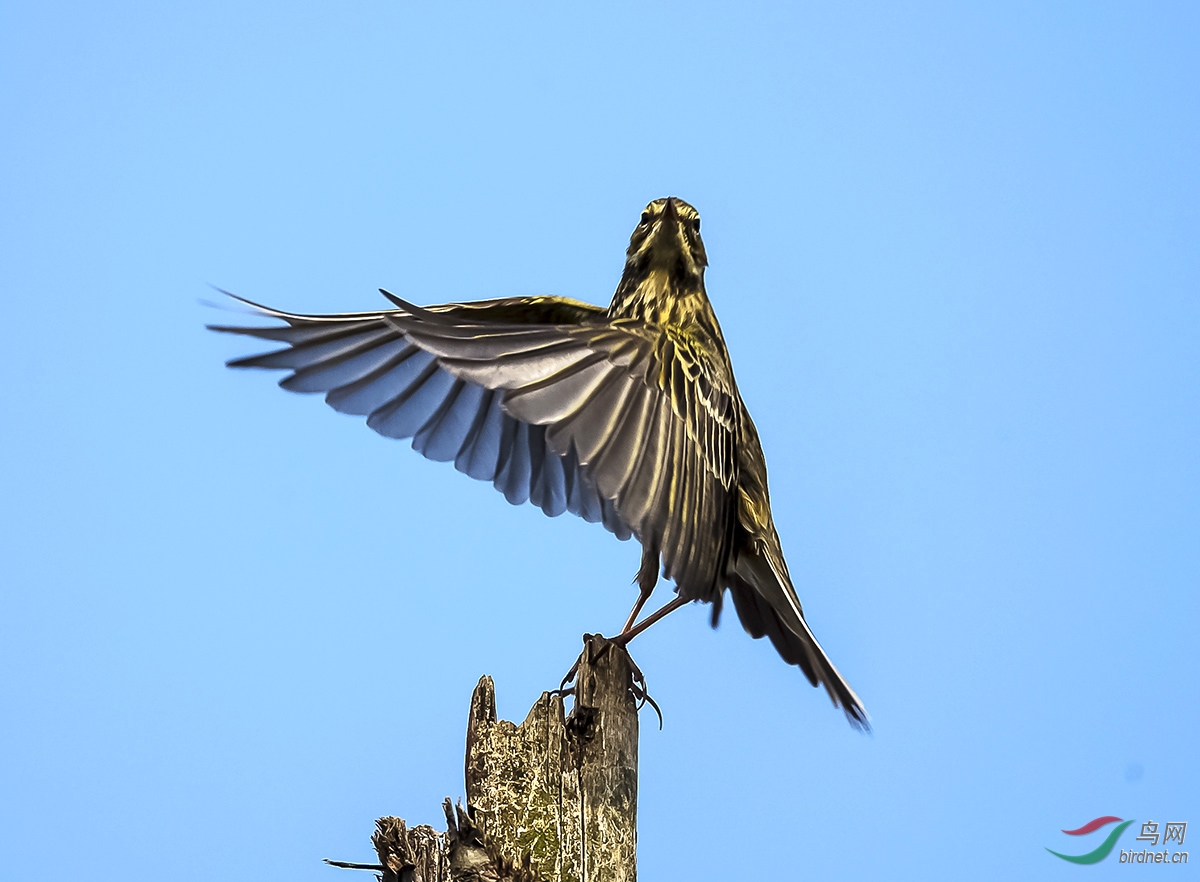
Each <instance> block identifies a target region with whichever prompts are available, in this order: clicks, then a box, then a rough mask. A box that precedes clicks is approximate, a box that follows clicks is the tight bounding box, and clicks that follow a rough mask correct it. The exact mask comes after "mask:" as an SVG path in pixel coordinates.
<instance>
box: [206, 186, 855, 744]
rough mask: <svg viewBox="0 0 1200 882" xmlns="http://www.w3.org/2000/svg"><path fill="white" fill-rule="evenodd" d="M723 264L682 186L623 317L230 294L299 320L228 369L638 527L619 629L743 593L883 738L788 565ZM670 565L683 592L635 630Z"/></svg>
mask: <svg viewBox="0 0 1200 882" xmlns="http://www.w3.org/2000/svg"><path fill="white" fill-rule="evenodd" d="M707 266H708V257H707V253H706V251H705V248H704V242H703V240H702V239H701V237H700V215H699V213H698V212H697V211H696V209H695V208H693V207H692V206H691V205H689V204H688V203H687V202H685V201H683V200H682V199H679V198H677V197H666V198H662V199H655V200H654V201H652V202H650V203H649V204H648V205H647V206H646V208H645V210H644V211H643V212H642V215H641V218H640V220H639V222H638V224H637V226H636V227H635V228H634V231H633V234H632V235H631V237H630V240H629V247H628V249H627V250H626V255H625V266H624V270H623V272H622V275H621V280H620V282H619V283H618V285H617V289H616V292H615V293H614V295H613V297H612V301H611V303H610V304H609V306H608V307H607V308H603V307H599V306H595V305H592V304H589V303H585V302H582V301H578V300H573V299H570V298H566V297H558V296H549V295H539V296H526V297H508V298H500V299H491V300H479V301H469V302H462V303H447V304H440V305H434V306H417V305H415V304H412V303H409V302H407V301H405V300H403V299H401V298H400V297H398V296H396V295H394V294H392V293H390V292H388V291H386V290H384V289H380V293H381V294H383V296H384V297H386V298H387V299H388V300H389V301H390V304H391V305H390V308H387V309H382V310H379V311H375V312H351V313H339V314H327V315H304V314H297V313H290V312H285V311H282V310H278V309H273V308H270V307H267V306H264V305H262V304H259V303H255V302H253V301H250V300H246V299H244V298H241V297H236V296H235V295H232V294H230V295H229V296H230V297H233V298H234V299H235V300H237V301H240V302H241V303H242V304H243V305H244V308H247V309H249V310H250V311H251V312H252V313H253V314H255V315H257V316H260V317H263V318H270V319H277V320H280V321H282V323H283V324H282V325H279V324H276V325H273V326H270V327H248V326H240V325H209V326H208V327H209V328H210V329H211V330H214V331H218V332H222V333H228V334H240V335H245V336H249V337H255V338H259V339H263V340H269V341H273V342H275V343H281V344H284V346H283V348H280V349H274V350H272V351H269V352H266V353H263V354H258V355H251V356H247V357H243V358H236V359H233V360H231V361H228V362H227V364H228V366H229V367H232V368H264V369H270V370H286V371H289V372H290V373H289V374H288V375H287V376H286V377H284V378H283V379H282V380H280V381H279V385H280V386H282V387H283V388H284V389H287V390H289V391H291V392H299V393H318V394H323V395H324V396H325V401H326V402H327V403H328V404H329V405H330V406H331V407H332V408H333V409H334V410H336V411H339V412H341V413H346V414H354V415H358V416H365V417H366V418H367V425H368V426H369V427H370V428H372V429H374V430H375V431H376V432H378V433H379V434H381V435H384V436H387V437H389V438H401V439H403V438H412V446H413V448H414V449H415V450H417V451H418V452H419V453H421V454H423V455H424V456H426V457H428V458H429V459H432V460H437V461H442V462H449V461H453V463H454V465H455V467H456V468H457V469H458V470H459V471H461V472H464V473H466V474H467V475H469V476H471V477H472V478H476V479H479V480H484V481H490V482H491V483H492V484H493V485H494V486H495V487H496V489H497V490H499V491H500V492H501V493H503V494H504V496H505V498H506V499H507V500H508V501H509V502H510V503H513V504H515V505H519V504H523V503H525V502H531V503H533V504H534V505H536V506H538V507H539V508H541V509H542V511H544V512H545V513H546V514H547V515H550V516H552V517H554V516H558V515H560V514H562V513H563V512H564V511H568V512H571V513H572V514H575V515H578V516H580V517H582V518H583V519H584V520H586V521H589V522H593V523H596V522H598V523H600V524H602V525H603V526H604V527H605V528H606V529H607V530H608V531H609V532H611V533H613V534H615V535H616V536H617V538H619V539H622V540H624V539H629V538H630V537H636V538H637V539H638V541H639V542H640V544H641V546H642V554H641V562H640V565H639V568H638V571H637V575H636V577H635V580H634V581H635V582H636V583H637V585H638V587H639V594H638V598H637V602H636V603H635V605H634V608H633V610H632V612H631V613H630V615H629V618H628V620H627V621H626V624H625V627H624V628H623V629H622V632H621V634H620V635H619V636H618V638H617V639H618V640H626V641H627V640H628V639H631V638H632V637H633V636H634V635H636V634H638V633H640V632H641V631H643V630H644V629H645V628H647V627H649V626H650V625H651V624H654V622H656V621H659V620H660V619H661V618H662V617H664V616H665V615H667V614H668V613H670V612H672V611H673V610H675V609H678V608H679V607H681V606H683V605H685V604H687V603H689V602H693V601H698V602H703V603H708V604H711V605H712V624H713V626H714V627H716V625H717V623H718V621H719V619H720V615H721V610H722V606H723V602H724V599H725V594H726V592H728V593H729V594H730V596H731V597H732V600H733V606H734V609H735V610H736V612H737V615H738V618H739V619H740V621H741V624H742V626H743V627H744V628H745V630H746V631H747V632H748V633H749V634H750V635H751V636H752V637H754V638H756V639H757V638H761V637H764V636H765V637H768V638H769V639H770V641H771V643H772V644H773V645H774V647H775V649H776V650H777V651H778V653H779V655H780V656H781V657H782V658H783V660H784V661H786V662H788V663H789V664H792V665H796V666H798V667H799V668H800V670H801V671H802V672H803V673H804V676H805V677H806V678H807V679H808V681H809V683H811V684H812V685H813V686H818V685H821V686H824V688H825V690H826V692H827V693H828V695H829V698H830V700H831V701H832V703H833V705H834V706H835V707H837V708H841V710H842V711H843V712H844V714H845V715H846V718H847V719H848V720H849V722H850V724H851V725H852V726H854V727H855V728H859V729H869V727H870V724H869V718H868V715H867V713H866V710H865V709H864V707H863V703H862V701H861V700H860V699H859V697H858V695H856V694H855V692H854V690H853V689H852V688H851V687H850V685H849V683H847V682H846V679H845V678H844V677H843V676H842V675H841V674H840V673H839V672H838V670H837V668H836V667H834V665H833V663H832V662H831V661H830V660H829V657H828V656H827V655H826V653H825V651H824V650H823V649H822V648H821V645H820V644H819V643H818V642H817V639H816V637H815V636H814V635H813V632H812V630H811V629H810V628H809V625H808V623H807V621H806V620H805V617H804V611H803V608H802V606H801V604H800V599H799V597H798V596H797V594H796V589H795V587H794V586H793V583H792V579H791V576H790V575H789V573H788V568H787V563H786V562H785V560H784V556H783V549H782V546H781V544H780V541H779V535H778V533H777V531H776V529H775V524H774V520H773V518H772V515H771V503H770V496H769V494H768V489H767V466H766V459H765V457H764V455H763V451H762V445H761V443H760V441H759V436H758V431H757V429H756V428H755V426H754V421H753V420H752V419H751V418H750V413H749V411H748V410H747V408H746V405H745V402H744V401H743V400H742V396H741V394H740V393H739V391H738V387H737V383H736V382H735V380H734V375H733V365H732V363H731V361H730V356H729V351H728V349H727V347H726V345H725V339H724V336H723V335H722V333H721V328H720V325H719V324H718V323H717V317H716V314H715V312H714V311H713V307H712V304H711V303H710V301H709V298H708V294H707V291H706V289H705V284H704V272H705V268H706V267H707ZM225 293H228V292H225ZM660 568H661V572H662V576H663V578H665V579H667V580H670V581H673V582H674V591H675V595H676V596H675V597H674V598H673V599H672V600H671V602H669V603H668V604H666V605H665V606H664V607H662V608H661V609H660V610H658V611H657V612H655V613H652V614H651V615H649V616H647V617H646V618H645V619H643V620H642V621H641V622H638V621H637V617H638V615H639V614H640V613H641V611H642V609H643V607H644V605H645V603H646V601H647V600H648V598H649V597H650V595H651V593H652V592H653V591H654V589H655V587H656V585H657V584H658V581H659V572H660Z"/></svg>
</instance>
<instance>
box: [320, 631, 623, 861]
mask: <svg viewBox="0 0 1200 882" xmlns="http://www.w3.org/2000/svg"><path fill="white" fill-rule="evenodd" d="M634 670H635V668H634V665H633V662H632V660H631V659H630V658H629V655H628V653H627V652H626V651H625V649H624V648H623V647H620V646H617V645H615V644H613V643H611V642H609V641H608V640H606V639H604V638H603V637H600V636H598V635H590V634H588V635H585V636H584V651H583V655H582V656H581V657H580V662H579V670H578V672H577V674H576V677H575V692H574V706H573V707H572V709H571V713H570V715H569V716H568V715H566V714H565V713H564V707H563V699H562V696H561V695H558V694H556V693H550V692H544V693H542V697H541V698H539V699H538V701H537V703H536V704H534V706H533V708H532V709H531V710H530V711H529V715H528V716H527V717H526V718H525V722H523V723H521V724H520V725H519V726H518V725H516V724H514V723H511V722H508V721H507V720H497V719H496V688H495V685H494V684H493V683H492V679H491V677H488V676H484V677H482V678H481V679H480V680H479V685H477V686H476V687H475V692H474V694H473V695H472V696H471V710H470V714H469V717H468V721H467V755H466V791H467V809H466V810H465V811H464V810H463V809H462V808H461V807H460V808H459V809H457V811H455V810H453V809H452V808H451V805H450V800H448V799H447V800H446V802H445V805H444V808H445V811H446V820H447V824H448V830H447V832H446V833H444V834H440V833H438V832H436V831H435V830H434V829H433V828H432V827H428V826H421V827H415V828H412V829H409V828H408V827H406V826H405V824H404V822H403V821H402V820H400V819H399V818H381V819H379V820H378V821H377V822H376V832H375V836H374V837H373V838H372V842H373V844H374V845H375V849H376V852H377V853H378V855H379V861H380V863H379V865H377V866H370V865H362V864H358V865H350V864H339V865H340V866H357V867H360V868H364V869H365V868H368V866H369V868H370V869H375V870H377V871H379V872H380V873H381V877H382V879H383V882H535V880H541V882H635V880H636V879H637V747H638V718H637V708H638V703H637V699H636V698H635V694H634V685H633V671H634Z"/></svg>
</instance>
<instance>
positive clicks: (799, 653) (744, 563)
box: [730, 554, 871, 731]
mask: <svg viewBox="0 0 1200 882" xmlns="http://www.w3.org/2000/svg"><path fill="white" fill-rule="evenodd" d="M730 582H731V584H730V587H731V589H732V594H733V605H734V608H735V609H736V610H737V614H738V618H739V619H740V620H741V622H742V627H744V628H745V629H746V632H747V633H749V634H750V636H751V637H754V638H755V639H757V638H759V637H769V638H770V639H771V643H772V644H773V645H774V646H775V649H776V651H778V653H779V655H780V656H781V657H782V658H783V660H784V661H786V662H787V663H788V664H793V665H796V666H798V667H799V668H800V670H802V671H803V672H804V676H805V677H807V678H808V682H809V683H811V684H812V685H813V686H816V685H818V684H821V685H823V686H824V687H825V691H826V692H827V693H829V698H830V700H832V701H833V705H834V707H840V708H841V709H842V711H843V713H845V715H846V719H847V720H848V721H849V722H850V725H851V726H853V727H854V728H856V729H862V730H866V731H869V730H870V728H871V724H870V718H869V717H868V715H867V711H866V709H865V708H864V707H863V703H862V700H861V699H860V698H859V697H858V695H856V694H855V692H854V690H853V689H851V688H850V684H849V683H847V682H846V678H845V677H843V676H842V675H841V673H840V672H839V671H838V669H837V668H836V667H834V665H833V662H831V661H830V660H829V656H827V655H826V654H825V650H824V649H822V648H821V644H820V643H818V642H817V638H816V637H815V636H813V632H812V630H811V629H810V628H809V627H808V623H807V622H806V621H805V620H804V613H803V611H802V610H801V608H800V602H799V600H797V599H796V592H795V589H793V588H792V584H791V580H790V579H788V577H787V574H786V572H784V573H780V572H779V571H778V570H777V569H776V568H775V567H774V566H772V565H771V563H770V561H769V560H768V559H766V558H764V557H761V556H759V555H750V554H742V555H741V556H740V557H739V558H738V565H737V570H736V572H735V574H734V575H733V577H732V578H731V580H730Z"/></svg>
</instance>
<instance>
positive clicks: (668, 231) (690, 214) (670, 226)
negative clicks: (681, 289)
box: [625, 196, 708, 285]
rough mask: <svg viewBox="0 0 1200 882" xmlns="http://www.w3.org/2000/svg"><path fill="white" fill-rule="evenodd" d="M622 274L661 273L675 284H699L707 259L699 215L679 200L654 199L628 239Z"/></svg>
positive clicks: (673, 198)
mask: <svg viewBox="0 0 1200 882" xmlns="http://www.w3.org/2000/svg"><path fill="white" fill-rule="evenodd" d="M625 254H626V259H625V271H626V273H628V272H630V271H631V270H634V271H636V272H637V273H638V274H646V273H651V272H664V273H666V274H667V275H669V276H670V277H671V278H672V280H673V281H675V282H676V283H677V284H684V285H686V284H687V283H689V282H691V283H694V284H698V283H700V281H701V280H702V279H703V278H704V268H705V267H706V266H708V256H707V255H706V254H705V253H704V242H703V241H702V240H701V239H700V214H699V212H697V211H696V209H694V208H692V206H690V205H688V204H687V203H686V202H684V201H683V200H682V199H676V198H675V197H674V196H668V197H667V198H665V199H655V200H654V201H653V202H651V203H650V204H649V205H647V206H646V210H645V211H643V212H642V219H641V221H640V222H639V223H638V225H637V227H636V228H635V229H634V231H633V235H632V236H630V237H629V250H628V251H626V252H625Z"/></svg>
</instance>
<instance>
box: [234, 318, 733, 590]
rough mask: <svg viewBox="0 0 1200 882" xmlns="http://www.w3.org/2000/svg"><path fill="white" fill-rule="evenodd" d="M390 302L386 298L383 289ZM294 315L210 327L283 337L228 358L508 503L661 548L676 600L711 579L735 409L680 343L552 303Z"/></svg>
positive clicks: (728, 512) (722, 530)
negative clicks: (407, 441) (268, 324)
mask: <svg viewBox="0 0 1200 882" xmlns="http://www.w3.org/2000/svg"><path fill="white" fill-rule="evenodd" d="M389 296H390V295H389ZM392 299H393V301H394V302H396V303H397V304H398V305H399V306H400V308H399V309H395V310H386V311H381V312H374V313H351V314H343V315H330V316H305V315H295V314H291V313H284V312H280V311H278V310H272V309H268V308H266V307H260V306H257V305H256V304H251V305H252V306H253V307H254V308H255V309H256V310H257V311H258V312H259V313H260V314H261V315H264V316H269V317H272V318H278V319H282V320H283V321H284V322H286V325H285V326H283V327H273V328H240V327H229V326H218V327H214V328H213V329H214V330H218V331H224V332H229V333H238V334H247V335H250V336H255V337H260V338H264V339H268V340H275V341H279V342H282V343H286V344H287V348H284V349H280V350H277V351H275V352H270V353H266V354H264V355H257V356H251V357H248V358H241V359H236V360H234V361H231V362H229V364H230V366H231V367H258V368H274V369H286V370H290V371H292V373H291V374H290V375H289V376H287V377H285V378H284V379H283V380H282V381H281V382H280V385H281V386H282V387H283V388H285V389H288V390H290V391H294V392H309V393H317V392H320V393H324V394H325V400H326V401H327V402H328V403H329V404H330V406H332V407H333V408H334V409H335V410H338V411H341V412H343V413H351V414H359V415H364V416H366V417H367V424H368V425H369V426H370V427H371V428H373V429H374V430H375V431H377V432H379V433H380V434H382V435H386V436H388V437H393V438H407V437H412V439H413V442H412V444H413V447H414V449H416V450H417V451H419V452H420V453H422V454H424V455H425V456H427V457H429V458H430V459H435V460H440V461H449V460H453V461H454V464H455V466H456V467H457V468H458V469H459V470H460V471H462V472H465V473H466V474H468V475H470V476H471V477H474V478H477V479H480V480H486V481H491V482H492V483H493V484H494V485H495V487H496V488H497V489H498V490H500V491H501V492H502V493H504V495H505V497H506V498H507V499H508V501H509V502H511V503H514V504H520V503H522V502H525V501H527V500H528V501H532V502H533V503H534V504H535V505H538V506H539V507H541V508H542V510H543V511H545V512H546V514H548V515H551V516H556V515H559V514H561V513H562V512H563V511H570V512H572V513H574V514H577V515H579V516H581V517H583V518H584V519H585V520H588V521H592V522H595V521H600V522H601V523H603V524H604V526H605V527H606V528H607V529H609V530H610V531H611V532H613V533H614V534H616V535H617V536H618V537H619V538H622V539H627V538H629V536H630V535H636V536H637V537H638V538H639V539H640V540H641V541H642V543H643V545H645V546H646V547H648V548H651V549H654V550H655V551H656V552H658V551H661V553H662V558H663V571H664V575H665V576H666V577H667V578H670V579H674V580H675V582H676V584H677V585H678V587H679V590H680V593H681V594H682V595H683V596H684V597H687V598H691V599H704V600H712V599H714V598H715V597H716V596H717V593H718V592H719V590H720V587H723V585H722V584H721V583H722V580H723V579H724V573H723V569H724V562H725V560H726V558H727V555H728V548H729V542H730V536H731V534H732V530H733V528H734V524H735V519H736V505H737V501H736V479H737V464H736V450H735V443H734V440H735V438H736V430H737V424H736V419H737V416H736V414H737V410H736V407H737V404H736V400H735V396H734V395H733V394H731V391H732V385H731V381H730V380H729V379H728V378H725V377H721V376H712V375H711V373H710V371H711V368H708V367H706V366H705V365H704V364H703V363H702V360H700V359H696V358H693V357H691V356H690V352H689V350H688V347H687V345H686V341H681V340H678V339H672V338H671V337H670V336H668V335H667V334H665V333H664V332H663V331H662V330H661V329H658V328H656V327H652V326H648V325H646V324H644V323H642V322H637V321H620V322H609V321H607V320H606V318H605V314H604V312H603V311H602V310H600V309H598V308H596V307H592V306H588V305H587V304H582V303H577V302H575V301H569V300H564V299H561V298H551V297H541V298H516V299H508V300H494V301H483V302H479V303H471V304H448V305H444V306H437V307H429V308H418V307H412V306H409V305H408V304H404V303H403V302H402V301H399V300H397V299H396V298H392Z"/></svg>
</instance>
